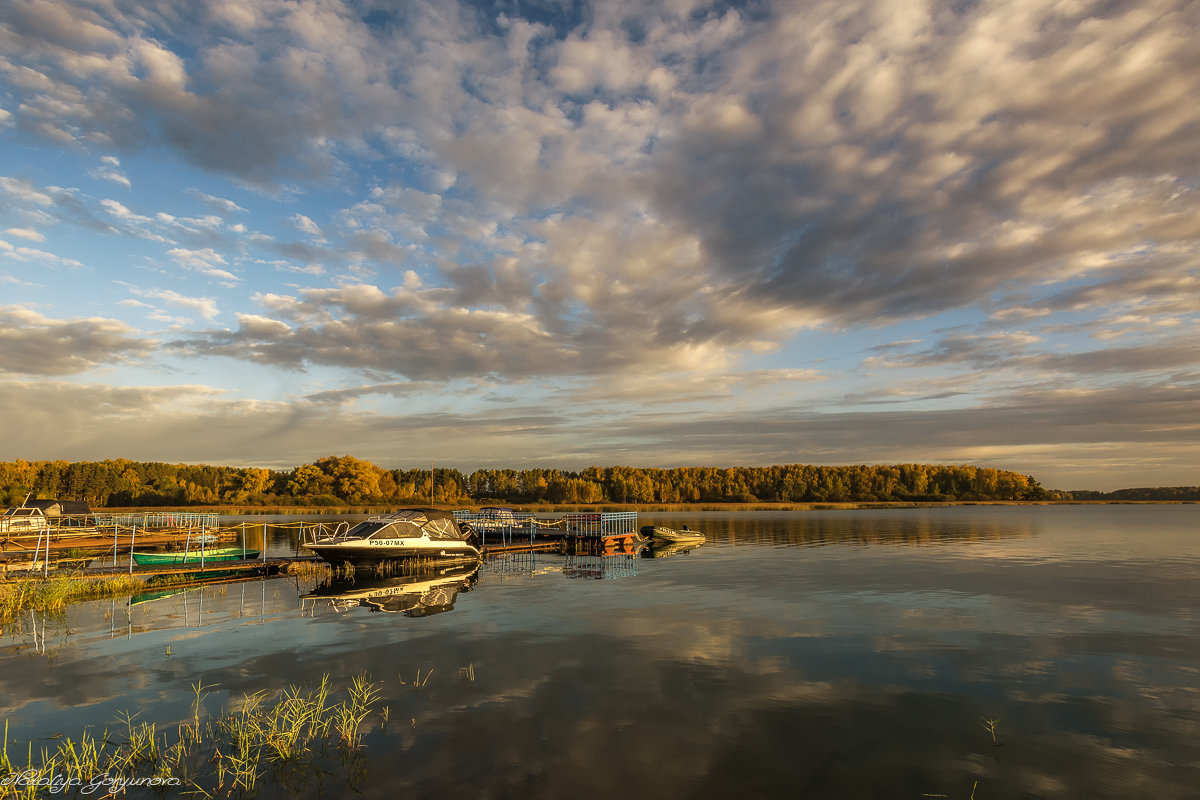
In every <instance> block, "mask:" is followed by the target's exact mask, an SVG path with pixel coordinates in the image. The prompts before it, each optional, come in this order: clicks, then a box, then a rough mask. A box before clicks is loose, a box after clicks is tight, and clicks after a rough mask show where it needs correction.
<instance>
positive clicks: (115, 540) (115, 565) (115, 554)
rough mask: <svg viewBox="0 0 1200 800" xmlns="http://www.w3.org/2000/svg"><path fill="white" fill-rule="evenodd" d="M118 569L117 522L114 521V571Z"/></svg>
mask: <svg viewBox="0 0 1200 800" xmlns="http://www.w3.org/2000/svg"><path fill="white" fill-rule="evenodd" d="M116 568H117V521H116V520H113V569H116Z"/></svg>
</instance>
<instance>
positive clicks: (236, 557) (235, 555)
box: [133, 547, 258, 567]
mask: <svg viewBox="0 0 1200 800" xmlns="http://www.w3.org/2000/svg"><path fill="white" fill-rule="evenodd" d="M250 558H258V551H257V550H243V549H242V548H240V547H213V548H207V549H205V551H204V563H205V564H207V563H208V562H210V561H241V560H243V559H250ZM133 560H134V561H135V562H137V564H138V566H140V567H149V566H157V565H161V564H199V563H200V550H199V549H196V550H189V551H188V552H186V553H184V552H183V551H182V550H178V551H172V552H167V553H139V552H137V551H136V550H135V551H133Z"/></svg>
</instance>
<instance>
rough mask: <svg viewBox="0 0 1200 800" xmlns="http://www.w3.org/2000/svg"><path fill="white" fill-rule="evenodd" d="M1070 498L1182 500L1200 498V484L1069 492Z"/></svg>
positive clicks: (1152, 500)
mask: <svg viewBox="0 0 1200 800" xmlns="http://www.w3.org/2000/svg"><path fill="white" fill-rule="evenodd" d="M1071 499H1072V500H1107V501H1114V500H1116V501H1122V500H1131V501H1139V500H1140V501H1145V502H1156V503H1163V502H1183V501H1191V500H1200V486H1147V487H1142V488H1137V489H1117V490H1115V491H1112V492H1097V491H1092V490H1083V491H1074V492H1071Z"/></svg>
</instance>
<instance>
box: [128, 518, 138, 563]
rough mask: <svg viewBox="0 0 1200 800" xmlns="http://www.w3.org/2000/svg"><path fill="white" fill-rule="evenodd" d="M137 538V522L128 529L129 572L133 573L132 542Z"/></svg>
mask: <svg viewBox="0 0 1200 800" xmlns="http://www.w3.org/2000/svg"><path fill="white" fill-rule="evenodd" d="M135 539H137V523H136V522H135V523H134V524H133V528H131V529H130V531H129V574H130V575H132V574H133V542H134V540H135Z"/></svg>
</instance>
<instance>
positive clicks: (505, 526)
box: [454, 510, 537, 545]
mask: <svg viewBox="0 0 1200 800" xmlns="http://www.w3.org/2000/svg"><path fill="white" fill-rule="evenodd" d="M454 519H455V521H456V522H462V523H466V524H467V525H470V526H471V528H472V529H473V530H474V531H475V532H476V533H477V534H479V543H480V545H484V544H487V541H488V537H489V536H490V537H491V540H492V541H493V542H498V543H499V544H502V545H511V544H512V543H513V541H514V539H515V538H516V537H518V536H520V537H521V538H522V539H524V538H525V537H526V536H528V537H529V543H530V544H533V540H534V536H535V535H536V533H537V521H536V520H535V519H534V518H533V514H531V513H529V512H528V511H508V510H504V511H466V510H462V511H455V512H454Z"/></svg>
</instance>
